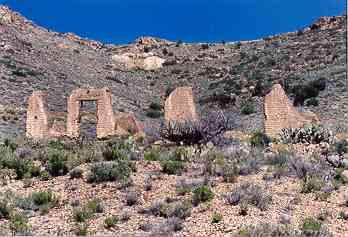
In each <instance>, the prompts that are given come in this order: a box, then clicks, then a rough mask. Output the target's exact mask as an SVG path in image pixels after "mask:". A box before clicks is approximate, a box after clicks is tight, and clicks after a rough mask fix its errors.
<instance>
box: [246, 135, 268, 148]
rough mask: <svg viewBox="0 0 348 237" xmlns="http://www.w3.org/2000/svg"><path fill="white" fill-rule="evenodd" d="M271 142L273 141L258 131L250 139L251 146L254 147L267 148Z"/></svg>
mask: <svg viewBox="0 0 348 237" xmlns="http://www.w3.org/2000/svg"><path fill="white" fill-rule="evenodd" d="M270 142H271V139H270V138H269V137H268V136H267V135H266V134H265V133H263V132H261V131H256V132H254V133H253V135H252V136H251V138H250V144H251V145H252V146H254V147H266V146H268V144H269V143H270Z"/></svg>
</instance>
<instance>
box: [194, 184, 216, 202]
mask: <svg viewBox="0 0 348 237" xmlns="http://www.w3.org/2000/svg"><path fill="white" fill-rule="evenodd" d="M192 193H193V195H192V203H193V205H195V206H197V205H198V204H199V203H201V202H208V201H211V200H212V199H213V198H214V193H213V192H212V191H211V189H210V188H209V187H208V186H207V185H203V186H200V187H198V188H196V189H194V190H193V192H192Z"/></svg>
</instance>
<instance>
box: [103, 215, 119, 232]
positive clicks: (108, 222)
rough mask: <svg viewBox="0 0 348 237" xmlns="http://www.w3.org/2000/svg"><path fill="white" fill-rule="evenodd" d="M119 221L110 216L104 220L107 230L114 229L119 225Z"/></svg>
mask: <svg viewBox="0 0 348 237" xmlns="http://www.w3.org/2000/svg"><path fill="white" fill-rule="evenodd" d="M118 221H119V219H118V217H117V216H108V217H106V218H105V220H104V226H105V228H106V229H111V228H114V227H115V226H116V225H117V223H118Z"/></svg>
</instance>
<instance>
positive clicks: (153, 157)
mask: <svg viewBox="0 0 348 237" xmlns="http://www.w3.org/2000/svg"><path fill="white" fill-rule="evenodd" d="M159 159H160V154H159V152H158V151H157V150H155V149H151V150H150V151H146V152H145V153H144V160H147V161H158V160H159Z"/></svg>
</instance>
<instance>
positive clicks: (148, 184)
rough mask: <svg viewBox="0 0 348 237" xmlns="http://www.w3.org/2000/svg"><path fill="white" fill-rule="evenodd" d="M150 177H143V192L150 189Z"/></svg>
mask: <svg viewBox="0 0 348 237" xmlns="http://www.w3.org/2000/svg"><path fill="white" fill-rule="evenodd" d="M152 186H153V184H152V177H151V176H150V175H147V176H145V179H144V190H145V191H150V190H151V189H152Z"/></svg>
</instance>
